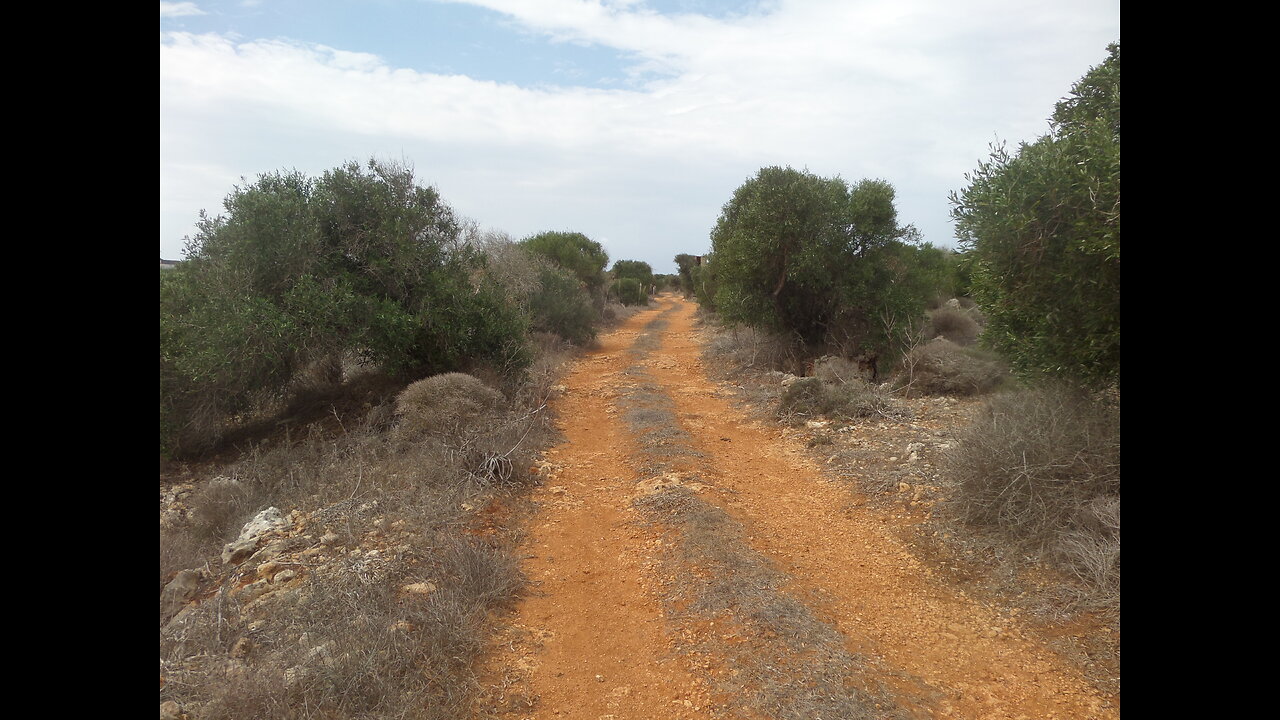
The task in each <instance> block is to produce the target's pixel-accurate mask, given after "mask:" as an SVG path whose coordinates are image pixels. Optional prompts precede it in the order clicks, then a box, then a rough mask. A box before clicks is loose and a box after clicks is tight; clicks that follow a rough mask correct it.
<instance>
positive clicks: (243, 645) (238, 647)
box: [231, 637, 253, 658]
mask: <svg viewBox="0 0 1280 720" xmlns="http://www.w3.org/2000/svg"><path fill="white" fill-rule="evenodd" d="M251 650H253V641H252V640H250V639H249V638H247V637H242V638H240V639H239V640H237V641H236V644H235V645H233V646H232V647H231V657H233V658H243V657H248V655H249V652H250V651H251Z"/></svg>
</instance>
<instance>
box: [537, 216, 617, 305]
mask: <svg viewBox="0 0 1280 720" xmlns="http://www.w3.org/2000/svg"><path fill="white" fill-rule="evenodd" d="M520 245H521V246H523V247H524V248H525V249H527V250H529V251H530V252H534V253H537V254H539V255H541V256H543V257H545V258H547V259H548V260H550V261H552V262H554V263H555V264H556V265H559V266H560V267H562V268H564V269H565V270H568V271H569V272H571V273H573V274H574V275H575V276H576V277H577V278H578V280H579V281H581V282H582V283H583V284H584V285H586V287H587V290H589V291H590V292H591V293H592V295H596V296H599V295H600V291H601V290H602V288H603V287H604V282H605V275H604V268H605V266H606V265H608V264H609V254H608V253H606V252H605V251H604V247H602V246H601V245H600V243H598V242H596V241H595V240H592V239H591V238H589V237H587V236H586V235H583V234H582V233H580V232H554V231H553V232H544V233H538V234H537V235H533V236H531V237H527V238H525V239H524V240H521V241H520Z"/></svg>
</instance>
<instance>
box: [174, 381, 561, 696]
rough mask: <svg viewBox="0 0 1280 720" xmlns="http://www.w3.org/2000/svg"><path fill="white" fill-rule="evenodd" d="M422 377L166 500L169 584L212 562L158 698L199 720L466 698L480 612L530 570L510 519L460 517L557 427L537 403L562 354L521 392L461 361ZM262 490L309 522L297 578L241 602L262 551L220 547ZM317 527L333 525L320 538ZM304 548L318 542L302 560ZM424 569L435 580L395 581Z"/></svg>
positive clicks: (293, 540) (178, 633)
mask: <svg viewBox="0 0 1280 720" xmlns="http://www.w3.org/2000/svg"><path fill="white" fill-rule="evenodd" d="M538 367H539V365H538V364H537V363H535V368H538ZM429 380H431V382H427V383H425V384H419V385H418V386H417V387H415V388H411V389H408V390H406V391H405V393H402V394H401V397H400V400H399V402H397V403H395V405H394V406H393V404H392V403H390V402H388V403H386V404H385V405H384V406H381V407H375V408H370V409H365V411H364V412H362V413H352V414H346V415H342V414H339V413H338V412H337V411H336V410H335V411H334V412H332V413H331V417H330V418H329V421H328V422H327V423H324V424H313V425H311V426H305V427H296V426H295V427H292V428H291V431H290V432H289V433H288V435H287V436H285V437H276V438H273V439H272V442H271V443H270V444H268V443H262V444H259V445H257V446H255V447H253V448H251V449H250V450H249V451H248V452H246V453H244V454H243V455H242V456H240V457H239V458H238V459H237V460H236V461H234V462H232V463H230V464H228V465H224V466H221V467H218V468H217V469H216V470H211V471H209V472H210V474H213V473H215V472H216V473H217V474H220V475H223V476H226V477H227V478H234V480H217V481H212V480H208V481H204V482H202V483H199V484H197V485H196V488H195V489H194V490H193V491H191V492H190V493H189V494H188V495H187V496H186V497H185V500H184V501H183V502H185V511H184V512H172V513H167V514H166V515H165V518H167V520H166V521H165V522H162V527H161V578H160V584H161V587H162V588H163V587H164V585H165V584H166V583H167V582H168V581H169V580H170V579H172V578H173V576H174V575H175V574H176V573H177V572H178V571H179V570H182V569H186V568H203V569H204V574H203V576H202V577H203V578H204V579H203V580H202V582H201V587H200V590H199V593H198V598H197V600H198V602H195V603H191V604H188V605H187V606H186V609H184V610H182V612H179V613H178V614H177V616H176V617H174V618H173V619H172V620H170V618H169V617H167V616H165V615H163V614H162V617H161V633H160V636H161V637H160V640H161V676H162V679H163V681H164V682H163V683H162V687H161V697H160V700H161V702H164V701H165V700H174V701H176V702H178V703H180V705H181V706H182V707H183V708H184V709H185V710H188V711H190V712H191V713H193V716H196V717H200V718H202V720H208V719H213V718H250V717H264V718H265V717H271V718H351V717H361V718H430V719H436V718H440V719H443V718H456V717H461V716H464V715H465V714H466V712H467V711H468V708H469V703H470V702H471V698H472V697H473V696H474V692H475V690H476V680H475V678H474V675H473V671H472V665H473V662H474V660H475V659H476V657H477V656H478V653H480V652H481V651H482V648H483V645H484V638H485V633H486V622H487V620H486V618H487V615H488V613H489V612H490V611H491V610H493V609H494V608H496V607H499V606H501V605H503V604H505V603H507V602H509V601H510V600H511V599H512V598H513V597H514V596H515V594H516V593H517V592H518V590H519V588H520V587H521V584H522V579H521V578H520V575H519V573H518V571H517V567H518V565H517V561H516V559H515V557H514V556H513V555H512V554H511V552H510V547H511V538H510V537H509V536H506V535H502V534H498V535H496V536H494V538H495V539H493V540H478V539H476V538H473V537H470V536H469V535H467V534H466V533H464V532H463V531H464V530H466V529H467V528H468V526H469V525H470V524H471V523H472V522H474V520H473V516H472V513H471V512H470V511H471V509H472V508H479V507H481V506H483V505H485V503H486V502H488V501H489V500H490V499H491V498H494V497H499V496H504V495H506V494H510V493H514V492H518V491H519V489H520V487H521V486H522V485H523V484H524V483H525V482H526V481H527V480H528V478H529V468H530V467H531V466H532V464H533V463H532V459H533V455H534V453H535V452H536V451H537V450H538V449H539V448H541V447H544V446H545V444H546V443H548V442H549V441H550V440H551V438H552V437H554V431H553V429H552V427H551V424H550V419H549V418H548V417H547V413H546V412H543V408H542V405H543V403H545V399H546V398H547V397H548V396H549V395H550V393H551V392H552V390H551V387H552V385H553V380H554V370H553V363H552V362H551V361H550V360H547V361H545V362H544V364H543V365H542V366H541V370H540V375H538V376H533V377H531V378H529V381H530V382H529V383H527V384H526V385H522V386H520V387H519V388H517V389H516V390H517V393H516V397H517V400H518V402H519V404H518V405H515V404H511V403H507V402H505V401H504V400H503V399H502V394H501V393H499V392H498V391H496V390H493V389H491V388H488V387H486V386H484V385H483V384H482V383H480V381H478V380H476V379H475V378H470V377H468V376H453V377H446V378H444V379H443V380H441V379H429ZM534 403H536V404H534ZM393 407H394V409H393ZM396 411H398V412H396ZM397 420H398V423H399V424H398V425H397V424H396V421H397ZM393 426H394V428H393ZM410 436H411V437H412V438H414V440H413V441H412V442H410V441H409V440H408V438H409V437H410ZM267 506H276V507H279V508H281V509H283V510H284V511H285V513H286V514H288V512H289V511H290V509H294V508H296V509H299V510H302V511H303V516H304V517H305V519H306V520H305V521H306V523H307V527H308V528H313V529H309V530H308V531H307V533H308V534H307V535H306V536H290V539H289V540H288V541H287V543H285V546H286V548H287V552H288V553H291V554H290V555H289V557H291V558H295V559H292V560H290V563H291V565H290V567H294V568H297V569H298V570H299V572H301V573H302V581H301V584H300V585H298V586H297V587H292V588H285V589H278V590H273V591H272V592H269V593H268V594H266V595H264V596H262V597H261V598H258V599H257V600H254V601H253V602H251V603H241V602H240V601H239V600H238V598H240V597H243V596H242V595H240V594H239V593H240V592H241V591H240V590H239V589H238V588H240V587H241V586H242V585H243V584H244V583H245V582H247V581H249V580H252V579H253V573H254V572H255V567H256V565H257V564H258V563H260V562H261V561H253V562H249V563H245V564H244V566H243V567H231V566H223V565H222V563H221V559H220V558H219V557H218V555H219V552H220V551H221V548H222V545H223V544H224V543H226V542H228V541H229V540H232V539H234V538H235V536H236V535H237V534H238V533H239V530H240V527H241V525H242V524H243V523H244V522H245V521H246V520H247V519H249V518H250V517H252V516H253V515H254V514H255V513H256V512H258V511H259V510H261V509H263V508H264V507H267ZM166 523H167V524H166ZM324 533H329V534H330V535H332V536H333V537H336V538H337V539H336V540H333V541H326V543H325V544H323V545H321V544H319V543H320V541H319V536H320V535H322V534H324ZM303 550H308V551H309V552H319V554H318V555H315V556H314V558H313V559H310V560H307V561H305V562H300V561H299V560H298V559H296V557H295V555H296V553H301V552H302V551H303ZM246 573H248V575H246ZM424 580H429V581H430V582H431V583H432V584H433V585H434V586H435V590H434V591H432V592H430V593H428V594H412V593H408V594H407V593H405V592H402V591H401V590H400V588H401V586H402V585H404V584H406V583H410V582H418V581H424ZM294 582H295V583H297V582H299V581H297V580H295V581H294ZM233 591H234V592H233ZM163 605H164V604H163V603H162V613H163V612H164V607H163ZM169 615H172V612H170V613H169Z"/></svg>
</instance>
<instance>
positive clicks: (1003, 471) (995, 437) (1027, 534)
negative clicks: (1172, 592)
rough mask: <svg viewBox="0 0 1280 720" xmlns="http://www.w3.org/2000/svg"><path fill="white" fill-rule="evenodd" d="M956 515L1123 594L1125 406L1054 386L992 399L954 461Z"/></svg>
mask: <svg viewBox="0 0 1280 720" xmlns="http://www.w3.org/2000/svg"><path fill="white" fill-rule="evenodd" d="M945 470H946V477H947V478H948V482H949V484H950V486H951V491H950V493H949V497H948V500H947V507H948V508H949V509H950V514H952V515H953V516H954V517H955V518H957V519H958V520H960V521H961V522H963V523H966V524H968V525H972V526H977V527H982V528H987V529H990V530H993V531H996V532H998V533H1000V534H1001V535H1003V536H1005V537H1007V538H1009V539H1011V540H1013V541H1014V542H1016V543H1018V544H1020V545H1023V546H1025V547H1027V548H1028V549H1029V550H1030V551H1032V552H1034V553H1036V554H1038V555H1039V556H1041V557H1043V558H1045V559H1047V560H1049V561H1051V562H1053V563H1055V564H1057V565H1058V566H1060V567H1062V568H1064V569H1066V570H1069V571H1070V572H1073V573H1075V574H1076V575H1078V576H1079V577H1080V578H1081V579H1082V580H1084V581H1086V582H1087V583H1089V584H1090V585H1091V586H1093V587H1096V588H1099V589H1103V590H1106V591H1109V592H1115V593H1118V592H1119V587H1120V409H1119V405H1118V403H1107V402H1101V401H1098V400H1095V399H1093V398H1090V397H1088V396H1086V395H1084V394H1083V393H1081V392H1079V391H1075V390H1072V389H1068V388H1065V387H1058V386H1045V387H1040V388H1034V389H1029V390H1022V391H1018V392H1016V393H1009V394H1005V395H1001V396H998V397H995V398H993V399H992V400H991V401H990V403H989V405H988V407H987V409H986V410H985V413H984V415H983V416H982V417H981V418H980V419H979V420H978V421H977V422H975V423H974V424H973V425H972V426H971V427H970V428H968V429H967V430H966V431H965V432H964V433H963V434H962V435H961V436H960V438H959V442H958V443H957V446H956V448H955V449H953V450H952V451H951V452H950V453H949V454H948V455H947V456H946V459H945Z"/></svg>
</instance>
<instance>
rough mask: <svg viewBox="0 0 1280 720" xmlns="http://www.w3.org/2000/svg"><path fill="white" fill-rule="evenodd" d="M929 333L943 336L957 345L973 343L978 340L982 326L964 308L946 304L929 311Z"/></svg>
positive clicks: (933, 335)
mask: <svg viewBox="0 0 1280 720" xmlns="http://www.w3.org/2000/svg"><path fill="white" fill-rule="evenodd" d="M928 332H929V335H930V336H931V337H942V338H946V339H947V340H950V341H951V342H953V343H955V344H957V345H962V346H963V345H972V344H973V343H975V342H977V340H978V335H979V334H981V333H982V327H981V326H979V325H978V323H977V321H976V320H974V318H973V316H972V315H971V314H969V313H968V312H967V311H965V310H962V309H961V308H960V307H959V305H958V304H957V305H954V306H950V305H944V306H942V307H940V308H938V309H936V310H933V311H931V312H930V313H929V328H928Z"/></svg>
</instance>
